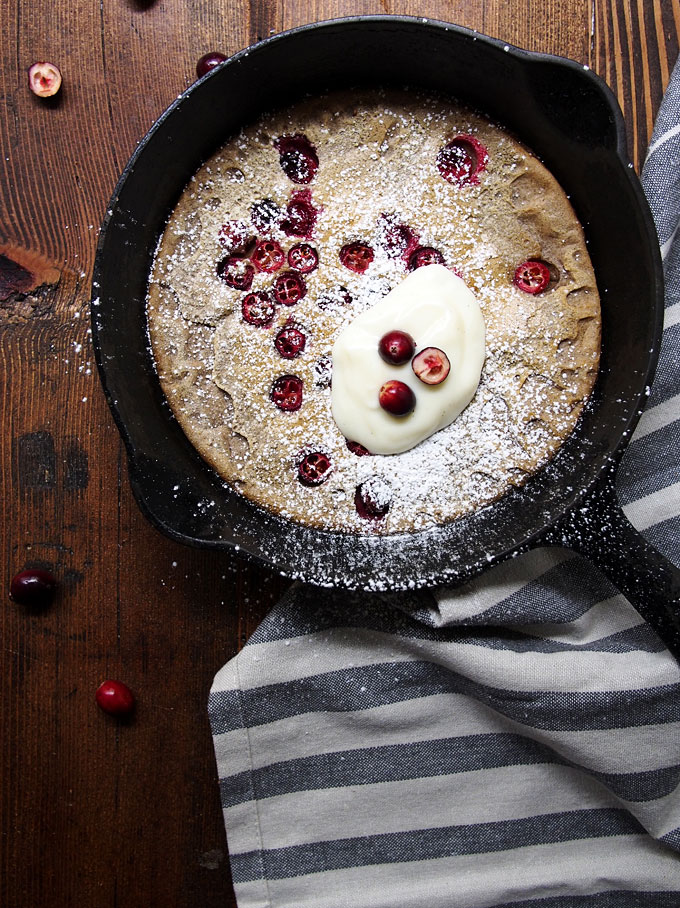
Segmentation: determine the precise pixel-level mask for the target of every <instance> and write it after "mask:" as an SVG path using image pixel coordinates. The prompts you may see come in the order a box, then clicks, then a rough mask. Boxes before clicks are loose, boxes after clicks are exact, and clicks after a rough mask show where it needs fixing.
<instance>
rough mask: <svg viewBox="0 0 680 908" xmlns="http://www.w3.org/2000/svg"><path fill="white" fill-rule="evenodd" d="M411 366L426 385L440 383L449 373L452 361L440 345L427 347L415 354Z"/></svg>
mask: <svg viewBox="0 0 680 908" xmlns="http://www.w3.org/2000/svg"><path fill="white" fill-rule="evenodd" d="M411 368H412V369H413V371H414V372H415V374H416V375H417V376H418V378H419V379H420V380H421V381H422V382H425V384H426V385H440V384H441V383H442V382H443V381H444V379H445V378H446V376H447V375H448V374H449V372H450V370H451V363H450V362H449V358H448V356H447V355H446V353H444V351H443V350H440V349H439V347H425V349H424V350H421V351H420V353H418V354H417V355H416V356H414V358H413V362H412V363H411Z"/></svg>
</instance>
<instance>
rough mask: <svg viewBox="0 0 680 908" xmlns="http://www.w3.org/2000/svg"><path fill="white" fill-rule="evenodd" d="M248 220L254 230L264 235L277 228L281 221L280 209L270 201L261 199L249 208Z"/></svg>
mask: <svg viewBox="0 0 680 908" xmlns="http://www.w3.org/2000/svg"><path fill="white" fill-rule="evenodd" d="M250 220H251V221H252V222H253V225H254V227H255V229H256V230H258V231H259V232H260V233H266V232H267V231H268V230H273V229H274V228H275V227H278V225H279V221H280V220H281V209H280V208H279V206H278V205H277V204H276V202H274V201H272V199H262V200H261V201H259V202H255V204H254V205H252V206H251V208H250Z"/></svg>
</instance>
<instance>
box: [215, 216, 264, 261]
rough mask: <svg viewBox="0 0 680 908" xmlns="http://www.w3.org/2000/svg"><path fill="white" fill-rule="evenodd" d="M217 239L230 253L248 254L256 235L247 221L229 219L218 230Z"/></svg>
mask: <svg viewBox="0 0 680 908" xmlns="http://www.w3.org/2000/svg"><path fill="white" fill-rule="evenodd" d="M217 241H218V243H219V244H220V246H222V247H223V249H224V250H225V251H226V252H227V253H228V254H229V255H247V254H248V253H249V252H250V250H251V248H252V246H253V245H254V244H255V237H254V236H253V235H252V234H251V232H250V229H249V227H248V225H247V224H246V223H245V221H228V222H227V223H226V224H222V226H221V227H220V229H219V231H218V232H217Z"/></svg>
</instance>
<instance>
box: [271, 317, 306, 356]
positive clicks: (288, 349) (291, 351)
mask: <svg viewBox="0 0 680 908" xmlns="http://www.w3.org/2000/svg"><path fill="white" fill-rule="evenodd" d="M306 341H307V338H306V337H305V334H304V332H303V331H301V330H300V329H299V328H296V327H295V326H294V325H287V326H285V327H283V328H281V330H280V331H279V333H278V334H277V335H276V338H275V339H274V346H275V347H276V349H277V350H278V352H279V354H280V356H282V357H283V358H284V359H295V357H296V356H299V355H300V354H301V353H302V351H303V350H304V349H305V343H306Z"/></svg>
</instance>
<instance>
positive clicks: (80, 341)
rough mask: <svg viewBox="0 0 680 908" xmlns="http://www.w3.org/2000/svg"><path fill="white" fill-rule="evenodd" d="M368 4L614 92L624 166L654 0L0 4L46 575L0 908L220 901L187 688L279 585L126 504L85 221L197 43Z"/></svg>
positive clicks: (26, 636) (24, 547)
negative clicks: (56, 92)
mask: <svg viewBox="0 0 680 908" xmlns="http://www.w3.org/2000/svg"><path fill="white" fill-rule="evenodd" d="M384 13H386V14H390V15H418V16H429V17H433V18H439V19H445V20H448V21H452V22H456V23H457V24H460V25H464V26H467V27H469V28H474V29H478V30H479V31H481V32H485V33H487V34H490V35H492V36H495V37H498V38H501V39H503V40H505V41H508V42H511V43H513V44H518V45H520V46H524V47H527V48H529V49H531V50H538V51H545V52H549V53H556V54H561V55H564V56H568V57H572V58H574V59H576V60H578V61H579V62H581V63H583V64H587V65H589V66H591V67H592V68H593V69H594V70H595V71H596V72H598V73H599V74H600V75H601V76H603V77H604V78H605V80H606V81H607V82H608V83H609V85H610V86H611V87H612V89H613V91H614V92H615V94H616V96H617V98H618V99H619V103H620V104H621V107H622V109H623V112H624V115H625V118H626V122H627V125H628V128H629V150H630V156H631V160H632V161H633V162H634V164H635V166H636V167H638V168H639V167H640V166H641V164H642V161H643V159H644V151H645V148H646V145H647V142H648V139H649V135H650V132H651V128H652V124H653V120H654V115H655V113H656V110H657V109H658V105H659V103H660V100H661V97H662V94H663V91H664V88H665V86H666V84H667V82H668V78H669V75H670V72H671V70H672V67H673V65H674V62H675V59H676V57H677V55H678V46H679V38H680V11H679V7H678V4H677V3H676V2H672V0H546V2H541V3H539V2H536V0H448V2H447V0H423V2H415V0H351V2H350V0H346V2H345V0H308V2H300V0H298V2H294V0H252V2H247V0H234V2H229V3H227V2H226V0H223V2H220V3H216V2H209V0H195V2H192V3H179V2H176V0H175V2H174V0H156V2H153V0H108V2H106V3H100V2H95V0H53V2H52V3H51V4H48V5H44V4H39V5H36V4H35V3H32V2H29V0H15V2H13V3H11V4H10V3H3V4H0V34H2V35H3V41H2V46H1V48H0V54H1V55H2V58H1V59H2V63H1V66H0V152H1V153H0V173H1V177H0V251H2V254H3V255H5V256H6V257H8V261H10V262H14V263H15V264H17V263H18V266H20V267H25V268H26V270H28V271H31V273H33V272H34V271H35V272H36V273H37V272H40V274H42V278H41V279H40V280H36V281H27V280H24V282H23V283H21V282H20V285H19V286H17V287H15V288H12V289H11V290H10V292H8V293H4V294H0V296H2V297H3V298H2V299H0V376H1V378H0V381H1V383H2V394H1V395H0V415H1V417H2V426H3V433H2V444H1V445H0V475H1V478H2V494H1V495H0V508H1V520H0V552H1V558H2V583H3V585H4V588H5V589H7V587H8V585H9V580H10V578H11V577H12V576H13V574H14V573H16V572H17V571H18V570H20V569H22V568H24V567H27V566H41V567H47V568H49V569H51V570H52V571H54V573H55V574H56V575H57V576H58V578H59V580H60V592H59V595H58V598H57V601H56V602H55V603H54V605H53V606H52V607H51V608H49V609H48V610H46V611H43V612H40V613H36V612H29V611H27V610H26V609H24V608H21V607H19V606H17V605H16V604H14V603H12V602H10V601H9V600H7V598H6V597H5V600H4V602H3V606H2V609H1V610H0V639H1V640H2V656H1V658H2V668H1V670H0V677H1V678H2V684H3V692H2V697H1V698H0V704H1V705H0V711H1V712H0V715H1V720H2V726H1V727H2V735H1V740H0V795H1V797H2V808H1V813H0V823H1V827H0V828H1V835H0V905H3V906H5V905H6V906H8V908H9V906H11V908H36V906H40V908H65V906H78V908H80V906H84V908H115V906H125V908H129V906H133V908H134V906H145V908H155V906H159V908H160V906H164V908H165V906H178V908H183V906H200V908H217V906H220V908H228V906H234V905H235V902H234V897H233V891H232V888H231V882H230V876H229V867H228V860H227V853H226V841H225V835H224V829H223V825H222V817H221V812H220V807H219V801H218V792H217V783H216V777H215V769H214V762H213V754H212V742H211V739H210V733H209V727H208V721H207V715H206V711H205V703H206V698H207V693H208V689H209V687H210V683H211V680H212V677H213V674H214V672H215V671H216V670H217V669H218V668H219V667H220V666H221V665H222V664H223V663H224V662H225V661H226V660H227V659H228V658H229V657H230V656H232V655H233V654H234V653H235V652H236V651H237V650H238V648H239V647H240V646H242V645H243V643H244V642H245V640H246V639H247V638H248V636H249V635H250V634H251V633H252V631H253V630H254V629H255V627H256V626H257V624H258V622H259V620H260V619H261V617H262V616H263V615H264V614H266V612H267V611H268V610H269V609H270V608H271V606H272V605H273V604H274V603H275V602H276V600H277V598H278V597H279V596H280V594H281V592H282V591H283V589H284V588H285V587H286V583H285V582H283V581H282V580H281V579H280V578H278V577H277V576H276V575H274V574H272V573H270V572H268V571H266V570H263V569H261V568H256V567H253V566H249V565H247V564H245V563H243V562H242V561H240V560H238V559H237V558H236V557H234V556H229V555H224V554H219V555H218V554H214V553H209V552H201V551H197V550H193V549H186V548H184V547H181V546H179V545H177V544H176V543H173V542H171V541H169V540H168V539H166V538H164V537H162V536H160V535H159V534H158V533H157V532H156V531H155V530H154V529H152V528H151V527H150V525H149V524H148V523H147V522H146V520H145V519H144V517H143V516H142V515H141V513H140V512H139V510H138V508H137V506H136V504H135V502H134V500H133V498H132V495H131V492H130V487H129V484H128V479H127V467H126V463H125V457H124V452H123V450H122V446H121V442H120V439H119V436H118V432H117V431H116V429H115V426H114V424H113V421H112V419H111V416H110V414H109V411H108V408H107V405H106V403H105V400H104V396H103V393H102V391H101V389H100V386H99V382H98V378H97V375H96V369H95V364H94V359H93V355H92V350H91V346H90V334H89V327H88V323H89V317H88V302H89V296H90V281H91V273H92V266H93V261H94V253H95V248H96V243H97V236H98V225H99V224H100V222H101V220H102V216H103V214H104V212H105V210H106V207H107V204H108V200H109V198H110V197H111V194H112V192H113V189H114V186H115V184H116V180H117V178H118V176H119V174H120V172H121V170H122V168H123V166H124V164H125V162H126V161H127V159H128V157H129V156H130V154H131V153H132V152H133V151H134V149H135V147H136V144H137V143H138V142H139V140H140V139H141V138H142V137H143V135H144V134H145V132H146V131H147V130H148V129H149V127H150V126H151V125H152V123H153V122H154V120H155V119H156V117H157V116H158V115H159V114H160V113H161V112H162V111H163V110H164V109H165V108H166V107H167V105H168V104H169V103H170V102H171V101H172V100H173V99H174V98H175V97H176V95H177V94H178V93H179V92H181V91H182V90H183V89H184V88H185V87H186V86H188V85H189V84H190V83H191V82H192V81H193V79H194V67H195V63H196V60H197V59H198V57H200V56H201V54H203V53H204V52H205V51H206V50H209V49H220V50H222V51H223V52H225V53H227V54H230V53H233V52H235V51H236V50H239V49H240V48H243V47H245V46H247V45H248V44H250V43H252V42H254V41H257V40H259V39H260V38H263V37H267V36H268V35H270V34H272V33H276V32H279V31H281V30H282V29H287V28H291V27H294V26H297V25H301V24H304V23H307V22H313V21H317V20H321V19H329V18H334V17H338V16H343V15H350V14H384ZM44 58H47V59H50V60H52V61H54V62H56V63H57V64H58V65H59V66H60V67H61V69H62V72H63V76H64V88H63V91H62V93H61V95H60V96H59V98H58V99H57V101H56V102H54V103H51V104H44V103H42V102H41V101H39V100H38V99H37V98H35V97H34V96H33V95H31V93H30V92H29V91H28V88H27V80H26V70H27V68H28V66H29V65H30V64H31V63H33V62H35V61H36V60H38V59H44ZM471 78H474V73H471ZM27 262H30V263H33V264H32V265H27ZM38 263H39V265H38ZM7 267H8V268H9V270H10V271H11V270H12V267H11V266H9V265H8V266H7ZM31 269H33V271H32V270H31ZM40 269H42V271H41V270H40ZM46 276H47V277H46ZM15 277H16V275H15ZM105 677H119V678H121V679H123V680H125V681H126V682H127V683H128V684H129V685H130V686H131V687H132V688H133V690H134V691H135V693H136V695H137V699H138V709H137V712H136V714H135V716H134V718H133V719H132V720H131V721H129V722H127V723H121V722H119V721H115V720H112V719H109V717H107V716H105V715H104V714H102V713H101V712H100V711H99V710H98V709H97V708H96V706H95V704H94V691H95V689H96V687H97V685H98V684H99V682H100V681H101V680H102V679H104V678H105Z"/></svg>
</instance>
